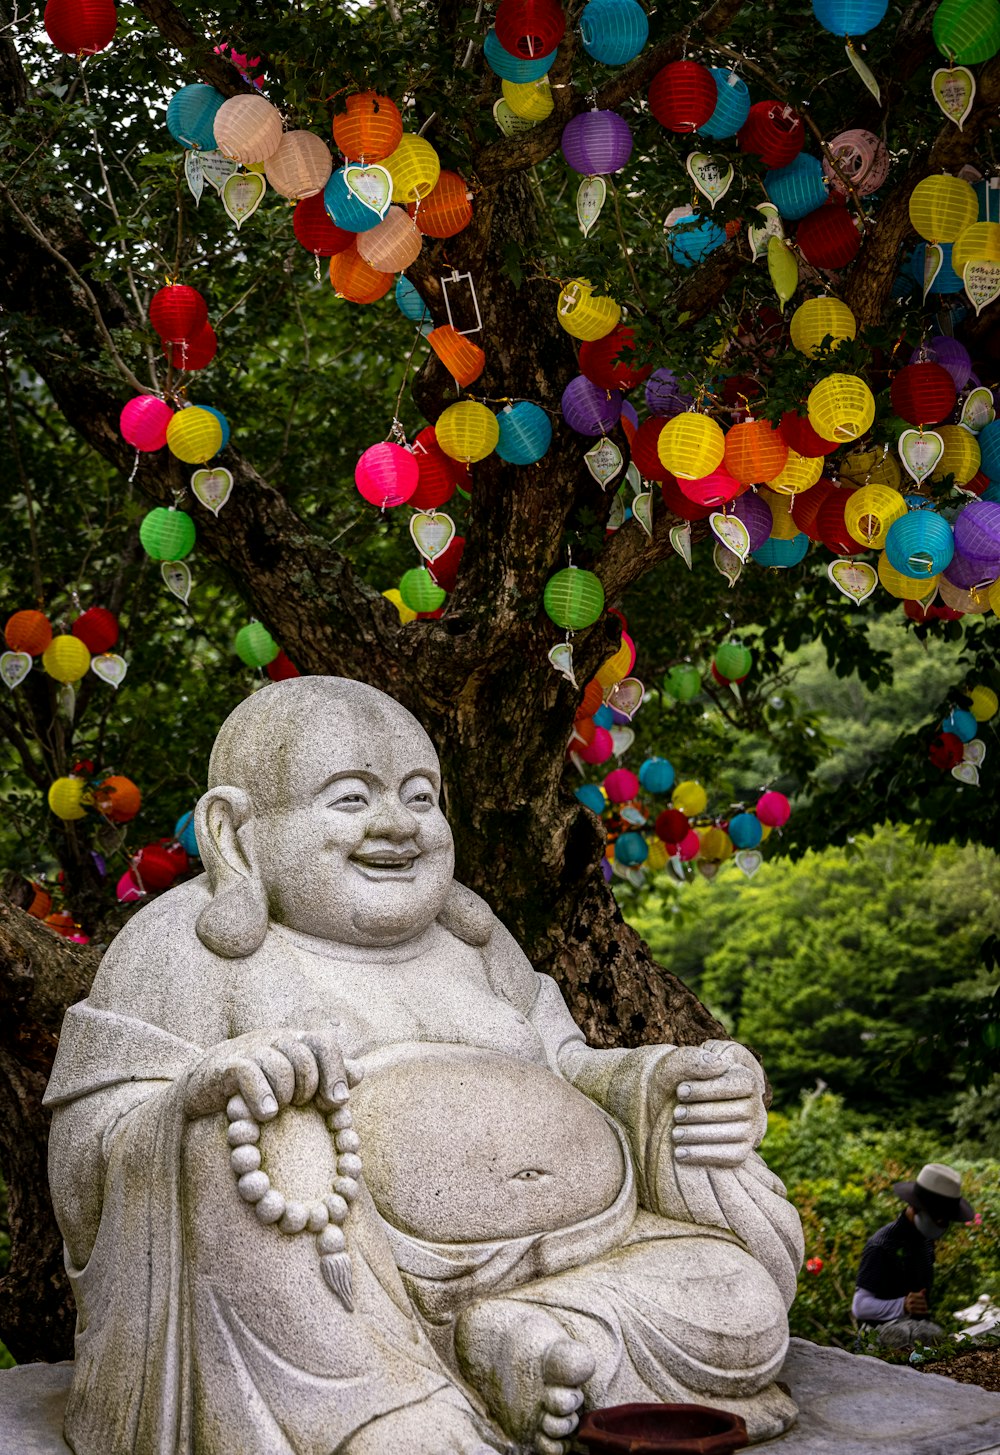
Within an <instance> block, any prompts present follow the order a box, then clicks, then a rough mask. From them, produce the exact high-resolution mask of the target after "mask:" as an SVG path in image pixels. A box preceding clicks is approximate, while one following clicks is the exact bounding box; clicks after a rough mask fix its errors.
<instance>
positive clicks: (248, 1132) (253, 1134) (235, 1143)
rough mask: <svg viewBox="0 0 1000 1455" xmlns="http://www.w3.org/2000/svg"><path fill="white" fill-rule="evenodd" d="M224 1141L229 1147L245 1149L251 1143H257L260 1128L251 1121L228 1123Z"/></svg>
mask: <svg viewBox="0 0 1000 1455" xmlns="http://www.w3.org/2000/svg"><path fill="white" fill-rule="evenodd" d="M226 1141H227V1142H228V1143H229V1145H230V1146H231V1147H246V1146H249V1144H250V1143H251V1142H259V1141H260V1127H259V1126H258V1125H257V1123H256V1122H251V1121H244V1120H240V1121H238V1122H230V1124H229V1130H228V1132H227V1133H226Z"/></svg>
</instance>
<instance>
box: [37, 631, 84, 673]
mask: <svg viewBox="0 0 1000 1455" xmlns="http://www.w3.org/2000/svg"><path fill="white" fill-rule="evenodd" d="M42 666H43V667H44V668H45V670H46V672H47V673H48V674H49V676H50V677H54V678H55V679H56V681H57V682H79V680H80V678H81V677H83V676H84V675H85V674H86V672H87V669H88V667H89V666H90V653H89V652H88V650H87V648H86V647H85V646H84V644H83V642H82V641H81V640H80V638H79V637H74V636H72V635H69V634H67V635H66V636H58V637H53V638H52V640H51V642H49V644H48V646H47V647H46V648H45V651H44V652H43V653H42Z"/></svg>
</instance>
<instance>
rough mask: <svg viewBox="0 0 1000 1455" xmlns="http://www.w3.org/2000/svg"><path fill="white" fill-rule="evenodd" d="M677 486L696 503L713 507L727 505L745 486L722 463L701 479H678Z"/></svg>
mask: <svg viewBox="0 0 1000 1455" xmlns="http://www.w3.org/2000/svg"><path fill="white" fill-rule="evenodd" d="M677 488H678V489H679V490H680V491H681V492H682V494H684V495H685V496H686V497H687V498H688V500H693V501H694V502H695V504H696V505H710V506H712V507H713V508H715V507H717V506H720V505H728V504H729V502H730V501H731V500H735V499H736V497H737V495H739V494H740V493H741V492H742V491H743V490H745V489H746V486H745V485H743V484H742V483H741V481H739V480H737V479H735V478H734V477H733V476H732V475H730V473H729V471H728V470H727V469H726V466H725V464H724V463H723V464H721V465H719V467H718V468H717V469H715V470H713V471H712V473H711V474H710V475H705V476H704V477H703V479H701V480H685V479H679V480H678V481H677Z"/></svg>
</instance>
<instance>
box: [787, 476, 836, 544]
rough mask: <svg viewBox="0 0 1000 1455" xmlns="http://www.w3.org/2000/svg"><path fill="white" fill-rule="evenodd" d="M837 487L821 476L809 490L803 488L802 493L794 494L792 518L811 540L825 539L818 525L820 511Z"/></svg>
mask: <svg viewBox="0 0 1000 1455" xmlns="http://www.w3.org/2000/svg"><path fill="white" fill-rule="evenodd" d="M836 488H837V487H836V486H835V485H834V484H833V482H832V481H830V480H826V479H822V478H821V479H819V480H817V481H816V484H815V485H812V486H811V487H810V488H809V489H808V490H803V492H802V493H801V495H793V496H792V509H791V514H792V520H793V521H794V523H795V525H796V526H797V527H798V528H799V530H800V531H802V532H803V533H804V534H805V535H807V536H808V537H809V539H810V540H811V541H820V540H822V539H823V537H822V533H821V532H820V530H819V527H818V519H819V513H820V510H821V509H822V507H823V505H824V503H825V501H826V498H827V496H828V495H829V494H830V492H831V491H835V490H836ZM841 520H843V516H841Z"/></svg>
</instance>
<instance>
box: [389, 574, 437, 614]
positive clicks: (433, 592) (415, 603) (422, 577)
mask: <svg viewBox="0 0 1000 1455" xmlns="http://www.w3.org/2000/svg"><path fill="white" fill-rule="evenodd" d="M399 594H400V596H401V597H402V598H403V600H404V601H405V603H406V605H407V606H408V607H409V608H410V610H411V611H437V609H438V607H439V606H441V605H443V603H444V601H445V598H446V597H447V595H448V593H447V591H445V590H443V589H442V588H441V587H440V586H439V585H438V584H437V582H436V581H435V580H434V577H433V576H432V575H431V573H430V571H428V569H427V567H426V566H414V567H413V568H412V570H410V571H406V572H404V574H403V579H402V580H401V581H400V583H399Z"/></svg>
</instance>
